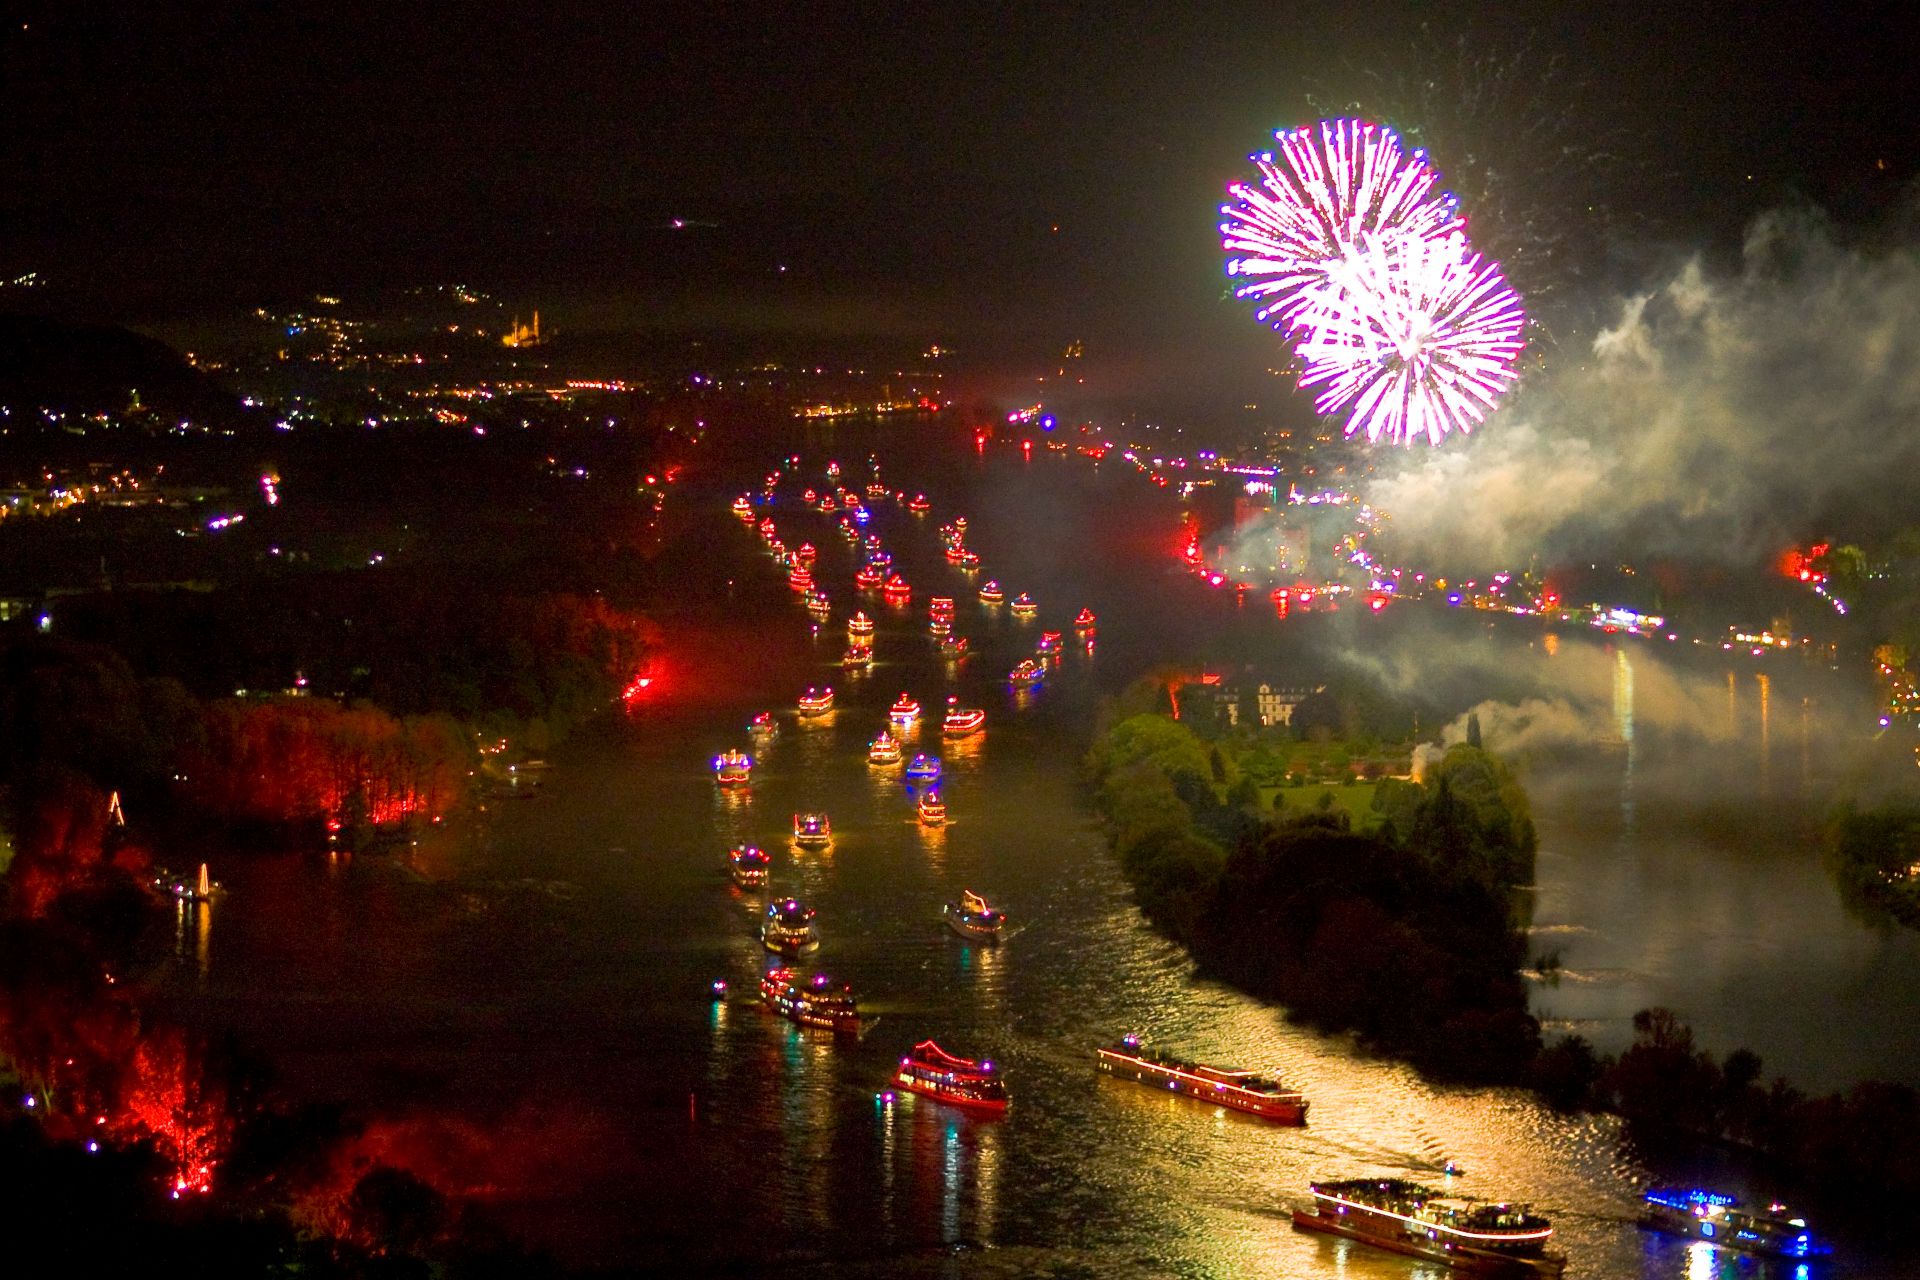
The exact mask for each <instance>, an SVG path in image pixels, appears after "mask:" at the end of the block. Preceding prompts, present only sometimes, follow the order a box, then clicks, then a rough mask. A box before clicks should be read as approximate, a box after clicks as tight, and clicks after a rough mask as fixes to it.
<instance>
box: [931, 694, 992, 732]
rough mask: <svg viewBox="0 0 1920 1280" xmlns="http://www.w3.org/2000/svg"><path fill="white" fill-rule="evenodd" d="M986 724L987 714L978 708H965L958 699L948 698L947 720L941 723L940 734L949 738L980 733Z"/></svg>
mask: <svg viewBox="0 0 1920 1280" xmlns="http://www.w3.org/2000/svg"><path fill="white" fill-rule="evenodd" d="M986 724H987V713H986V712H984V711H981V710H980V709H978V708H977V707H963V706H961V705H960V699H958V698H948V699H947V718H946V719H945V720H942V721H941V722H940V732H942V733H944V734H947V735H948V736H949V737H961V736H964V735H966V734H969V733H978V732H980V730H981V729H983V728H985V727H986Z"/></svg>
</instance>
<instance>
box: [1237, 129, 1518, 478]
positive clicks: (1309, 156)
mask: <svg viewBox="0 0 1920 1280" xmlns="http://www.w3.org/2000/svg"><path fill="white" fill-rule="evenodd" d="M1277 138H1278V141H1279V143H1280V151H1279V158H1278V159H1276V158H1275V156H1274V154H1273V153H1267V154H1264V155H1260V156H1255V157H1254V161H1255V163H1256V164H1258V165H1259V166H1260V171H1261V176H1262V181H1261V186H1260V188H1258V189H1256V188H1253V187H1250V186H1247V185H1245V184H1236V185H1235V186H1233V187H1232V188H1230V189H1229V194H1231V195H1232V196H1233V197H1234V198H1235V201H1236V203H1234V204H1230V205H1226V206H1223V207H1222V210H1221V212H1222V213H1223V214H1224V215H1225V216H1226V221H1225V222H1224V223H1222V225H1221V236H1222V240H1223V241H1224V243H1225V246H1226V248H1227V250H1228V251H1229V252H1230V253H1239V254H1244V255H1247V256H1242V257H1233V258H1230V259H1229V260H1228V262H1227V274H1228V275H1230V276H1235V277H1238V278H1240V279H1241V280H1243V281H1244V283H1243V284H1241V285H1240V286H1239V288H1238V290H1237V291H1236V292H1237V295H1238V296H1239V297H1243V298H1252V299H1256V300H1258V301H1259V302H1260V305H1259V306H1258V307H1257V308H1256V310H1255V312H1254V315H1255V317H1256V318H1257V319H1259V320H1261V321H1263V322H1265V323H1268V324H1271V325H1273V327H1274V328H1276V329H1279V330H1281V331H1282V332H1284V333H1285V334H1286V335H1287V337H1288V339H1289V341H1290V342H1291V343H1292V345H1293V348H1294V353H1295V355H1296V357H1297V358H1298V359H1299V360H1300V362H1301V365H1302V372H1301V376H1300V385H1301V386H1302V387H1303V388H1315V389H1317V401H1316V403H1317V407H1318V408H1319V410H1320V412H1322V413H1325V414H1336V413H1342V412H1344V413H1346V415H1347V421H1346V433H1347V434H1348V435H1354V434H1357V433H1359V432H1361V431H1365V432H1366V434H1367V438H1368V439H1369V440H1370V441H1378V440H1379V439H1380V438H1381V437H1382V436H1385V437H1386V438H1387V439H1388V440H1389V441H1392V442H1394V443H1404V444H1411V443H1412V442H1413V440H1414V439H1415V438H1416V437H1421V436H1424V437H1425V438H1426V439H1427V440H1428V441H1429V442H1430V443H1434V444H1437V443H1439V442H1440V440H1441V439H1442V437H1444V436H1445V435H1446V434H1447V432H1449V431H1460V432H1467V431H1470V430H1471V429H1472V428H1473V427H1475V426H1477V425H1478V424H1479V423H1480V422H1482V421H1483V420H1484V419H1485V417H1486V415H1487V413H1488V412H1489V411H1490V410H1491V409H1492V407H1493V405H1494V404H1495V403H1496V402H1497V401H1498V399H1499V397H1500V395H1501V393H1502V392H1504V391H1505V390H1506V388H1507V386H1508V385H1509V384H1510V383H1511V382H1512V380H1513V377H1514V372H1513V362H1514V360H1515V359H1516V358H1517V357H1518V355H1519V353H1520V349H1521V346H1522V345H1523V338H1522V330H1523V328H1524V327H1525V324H1526V317H1525V314H1524V313H1523V312H1522V310H1521V307H1520V299H1519V296H1518V295H1517V294H1516V293H1514V291H1513V290H1512V289H1511V288H1509V287H1508V286H1507V283H1506V279H1505V277H1504V276H1503V275H1502V273H1501V271H1500V268H1499V266H1498V264H1496V263H1491V262H1487V261H1485V260H1483V259H1482V258H1480V257H1479V256H1478V255H1477V254H1475V253H1474V252H1473V251H1472V248H1471V247H1470V246H1469V245H1468V243H1467V238H1466V232H1465V228H1464V222H1463V219H1462V218H1461V216H1460V213H1459V210H1458V207H1457V206H1456V205H1455V203H1454V201H1453V199H1452V197H1451V196H1449V195H1447V194H1446V193H1445V192H1444V191H1442V190H1440V187H1439V183H1440V175H1439V174H1438V173H1437V172H1436V171H1435V170H1434V169H1433V168H1432V167H1431V166H1430V165H1428V164H1427V163H1426V159H1425V157H1424V155H1423V154H1422V153H1420V152H1418V151H1413V152H1408V151H1405V150H1403V149H1402V148H1401V146H1400V141H1399V138H1398V137H1397V136H1396V135H1395V134H1394V133H1393V131H1392V130H1390V129H1384V128H1381V127H1379V126H1377V125H1370V124H1365V123H1362V122H1359V121H1354V120H1331V121H1321V122H1320V123H1319V124H1318V125H1317V126H1315V127H1314V128H1312V129H1301V130H1294V131H1291V132H1288V133H1282V134H1279V135H1277Z"/></svg>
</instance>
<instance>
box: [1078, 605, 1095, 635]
mask: <svg viewBox="0 0 1920 1280" xmlns="http://www.w3.org/2000/svg"><path fill="white" fill-rule="evenodd" d="M1093 623H1094V618H1093V610H1091V609H1082V610H1081V611H1080V612H1079V613H1076V614H1074V615H1073V629H1074V630H1075V631H1091V630H1093Z"/></svg>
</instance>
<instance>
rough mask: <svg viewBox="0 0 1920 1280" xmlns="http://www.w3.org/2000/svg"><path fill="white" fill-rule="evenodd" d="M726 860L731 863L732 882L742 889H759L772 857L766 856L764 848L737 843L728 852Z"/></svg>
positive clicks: (763, 883) (765, 879)
mask: <svg viewBox="0 0 1920 1280" xmlns="http://www.w3.org/2000/svg"><path fill="white" fill-rule="evenodd" d="M727 860H728V861H729V862H730V863H731V864H732V866H731V870H732V874H733V882H734V883H735V884H737V885H739V886H740V887H741V888H742V889H759V888H763V887H764V886H765V885H766V883H767V873H768V871H769V870H770V869H771V867H772V865H773V859H772V858H770V857H768V856H767V851H766V850H765V849H761V848H758V847H756V846H754V845H750V844H737V845H735V846H733V848H732V850H731V851H729V852H728V854H727Z"/></svg>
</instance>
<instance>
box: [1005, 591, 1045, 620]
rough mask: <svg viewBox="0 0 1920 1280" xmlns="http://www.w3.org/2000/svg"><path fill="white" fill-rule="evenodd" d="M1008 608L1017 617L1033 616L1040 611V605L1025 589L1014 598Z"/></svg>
mask: <svg viewBox="0 0 1920 1280" xmlns="http://www.w3.org/2000/svg"><path fill="white" fill-rule="evenodd" d="M1007 609H1008V611H1009V612H1010V613H1012V614H1013V616H1014V617H1016V618H1031V617H1032V616H1033V615H1034V614H1036V613H1038V612H1040V606H1039V605H1037V604H1035V603H1034V602H1033V597H1032V596H1030V595H1028V594H1027V593H1026V592H1024V591H1022V592H1021V593H1020V594H1019V595H1017V596H1015V597H1014V598H1013V603H1012V604H1010V605H1008V606H1007Z"/></svg>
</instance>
